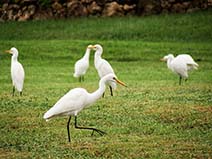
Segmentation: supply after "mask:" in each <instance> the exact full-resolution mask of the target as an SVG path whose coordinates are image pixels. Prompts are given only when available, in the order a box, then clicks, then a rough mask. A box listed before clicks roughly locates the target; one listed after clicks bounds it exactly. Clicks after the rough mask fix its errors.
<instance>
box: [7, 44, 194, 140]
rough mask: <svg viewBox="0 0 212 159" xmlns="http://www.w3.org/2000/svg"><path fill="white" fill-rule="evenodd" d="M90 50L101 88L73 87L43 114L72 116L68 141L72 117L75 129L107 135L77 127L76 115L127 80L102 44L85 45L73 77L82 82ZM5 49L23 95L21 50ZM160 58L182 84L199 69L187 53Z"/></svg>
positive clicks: (45, 116) (46, 115)
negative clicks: (119, 75) (120, 76)
mask: <svg viewBox="0 0 212 159" xmlns="http://www.w3.org/2000/svg"><path fill="white" fill-rule="evenodd" d="M91 50H94V51H95V56H94V65H95V68H96V70H97V72H98V75H99V77H100V81H99V88H98V89H97V90H96V91H94V92H93V93H89V92H87V90H86V89H84V88H74V89H71V90H70V91H69V92H68V93H66V94H65V95H64V96H63V97H61V98H60V99H59V100H58V101H57V102H56V104H55V105H54V106H53V107H52V108H50V109H49V110H48V111H47V112H46V113H45V114H44V116H43V118H44V119H45V120H46V121H48V120H49V119H51V118H53V117H57V116H69V119H68V123H67V131H68V141H69V142H70V141H71V137H70V129H69V124H70V120H71V117H72V116H74V118H75V123H74V126H75V128H76V129H88V130H92V134H93V133H94V132H97V133H99V134H100V135H103V134H105V132H103V131H101V130H99V129H96V128H90V127H80V126H78V125H77V115H78V113H79V112H80V111H81V110H82V109H84V108H86V107H88V106H90V105H91V104H93V103H94V102H96V101H97V100H98V99H99V98H101V97H102V96H103V97H104V92H105V89H106V86H107V85H108V86H109V88H110V92H111V96H113V89H115V88H116V84H120V85H123V86H126V85H125V83H123V82H122V81H120V80H118V78H117V77H116V75H115V73H114V70H113V68H112V67H111V65H110V64H109V62H108V61H106V60H105V59H103V58H102V57H101V55H102V53H103V48H102V46H101V45H99V44H96V45H89V46H88V47H87V48H86V52H85V55H84V56H83V57H82V58H81V59H80V60H78V61H77V62H76V63H75V66H74V71H75V72H74V75H73V76H74V77H75V78H79V81H80V82H81V81H84V75H85V74H86V71H87V69H88V67H89V56H90V52H91ZM6 52H7V53H10V54H12V59H11V78H12V84H13V95H14V93H15V88H16V89H17V91H18V92H20V95H22V91H23V84H24V76H25V73H24V68H23V66H22V65H21V63H19V62H18V50H17V49H16V48H14V47H13V48H11V49H10V50H6ZM161 61H166V62H167V66H168V68H169V69H170V70H172V71H173V72H174V73H176V74H178V75H179V77H180V80H179V84H181V80H182V79H185V80H186V79H187V78H188V71H190V70H192V69H197V68H198V64H197V63H196V62H195V61H194V60H193V59H192V57H191V56H190V55H188V54H182V55H178V56H177V57H174V56H173V55H172V54H169V55H167V56H164V57H163V58H162V59H161Z"/></svg>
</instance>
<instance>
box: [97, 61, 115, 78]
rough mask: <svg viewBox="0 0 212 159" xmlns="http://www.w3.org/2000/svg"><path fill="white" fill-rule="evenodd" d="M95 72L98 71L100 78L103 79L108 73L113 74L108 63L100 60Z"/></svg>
mask: <svg viewBox="0 0 212 159" xmlns="http://www.w3.org/2000/svg"><path fill="white" fill-rule="evenodd" d="M97 71H98V74H99V76H100V78H102V77H104V76H105V75H107V74H109V73H113V74H114V71H113V68H112V67H111V65H110V64H109V62H108V61H106V60H105V59H101V61H100V62H99V64H98V68H97Z"/></svg>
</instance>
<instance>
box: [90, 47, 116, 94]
mask: <svg viewBox="0 0 212 159" xmlns="http://www.w3.org/2000/svg"><path fill="white" fill-rule="evenodd" d="M92 48H93V49H94V50H95V55H94V65H95V68H96V70H97V72H98V74H99V77H100V79H101V78H103V77H104V76H105V75H107V74H110V73H112V74H114V75H115V73H114V71H113V68H112V66H111V65H110V63H109V62H108V61H106V60H105V59H103V58H102V57H101V55H102V53H103V48H102V46H101V45H99V44H96V45H93V46H92ZM108 85H109V88H110V94H111V96H113V89H115V88H116V83H114V82H110V81H109V82H108ZM103 96H104V94H103Z"/></svg>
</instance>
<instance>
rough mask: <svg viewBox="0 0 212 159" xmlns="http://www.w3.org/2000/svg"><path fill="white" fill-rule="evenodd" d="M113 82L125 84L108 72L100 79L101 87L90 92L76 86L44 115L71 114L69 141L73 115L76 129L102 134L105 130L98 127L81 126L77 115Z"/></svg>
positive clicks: (47, 117)
mask: <svg viewBox="0 0 212 159" xmlns="http://www.w3.org/2000/svg"><path fill="white" fill-rule="evenodd" d="M109 81H110V82H112V83H116V82H117V83H119V84H121V85H123V86H125V84H124V83H123V82H121V81H119V80H118V79H117V78H116V76H115V75H114V74H108V75H107V76H105V77H103V78H102V79H101V80H100V81H99V88H98V89H97V90H96V91H95V92H93V93H88V92H87V91H86V90H85V89H83V88H74V89H72V90H70V91H69V92H68V93H66V94H65V95H64V96H63V97H62V98H60V99H59V100H58V101H57V103H56V104H55V105H54V106H53V107H52V108H51V109H49V110H48V111H47V112H46V113H45V114H44V116H43V118H44V119H46V120H47V121H48V120H49V119H51V118H53V117H56V116H70V117H69V119H68V123H67V131H68V141H69V142H70V141H71V138H70V131H69V123H70V120H71V116H74V117H75V124H74V125H75V128H76V129H88V130H93V132H92V134H93V133H94V131H95V132H97V133H99V134H100V135H103V134H105V133H104V132H103V131H101V130H98V129H96V128H89V127H80V126H78V125H77V115H78V113H79V112H80V111H81V110H82V109H83V108H86V107H88V106H89V105H91V104H92V103H94V102H96V101H97V100H98V99H99V98H100V97H101V96H102V94H103V93H104V91H105V87H106V86H105V84H106V83H107V82H109Z"/></svg>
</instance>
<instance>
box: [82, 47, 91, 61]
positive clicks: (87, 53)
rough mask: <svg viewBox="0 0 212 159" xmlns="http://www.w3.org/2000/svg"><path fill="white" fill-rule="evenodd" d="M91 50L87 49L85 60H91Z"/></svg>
mask: <svg viewBox="0 0 212 159" xmlns="http://www.w3.org/2000/svg"><path fill="white" fill-rule="evenodd" d="M90 51H91V50H90V49H87V50H86V52H85V55H84V56H83V58H84V59H85V60H88V61H89V56H90Z"/></svg>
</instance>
